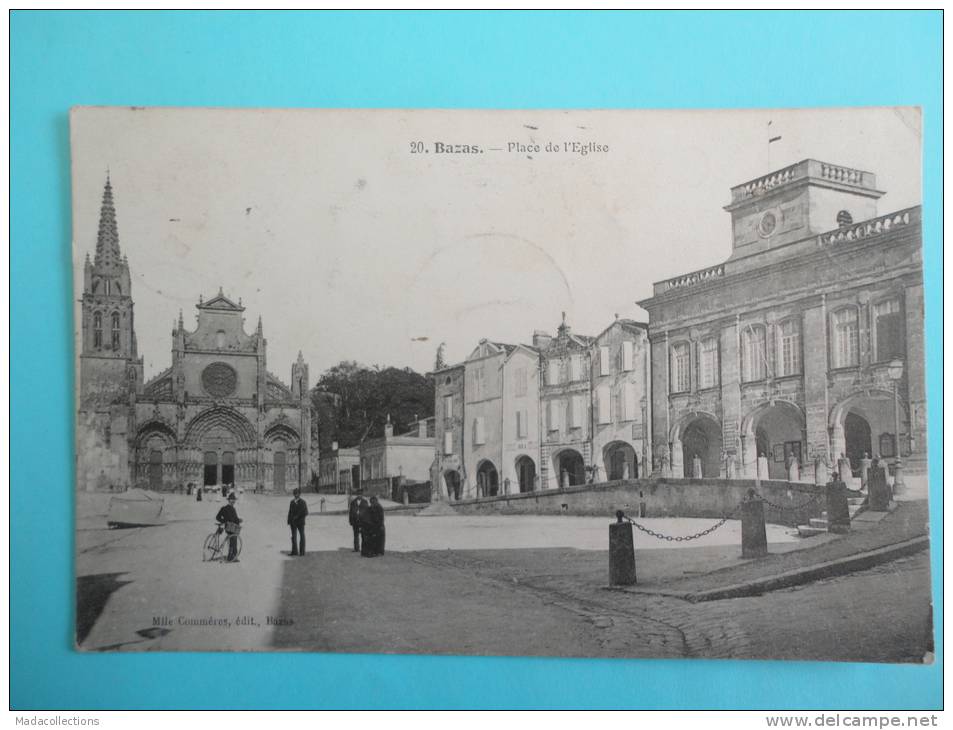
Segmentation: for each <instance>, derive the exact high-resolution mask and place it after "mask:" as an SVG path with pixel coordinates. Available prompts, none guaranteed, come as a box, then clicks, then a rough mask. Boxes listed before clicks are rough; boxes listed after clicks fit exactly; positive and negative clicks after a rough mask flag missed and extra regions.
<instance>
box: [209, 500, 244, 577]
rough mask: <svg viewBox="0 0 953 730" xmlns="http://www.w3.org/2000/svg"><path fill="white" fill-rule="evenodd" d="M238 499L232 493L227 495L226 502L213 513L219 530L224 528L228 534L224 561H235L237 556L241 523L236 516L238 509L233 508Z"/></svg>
mask: <svg viewBox="0 0 953 730" xmlns="http://www.w3.org/2000/svg"><path fill="white" fill-rule="evenodd" d="M237 501H238V497H236V496H235V495H234V494H230V495H228V504H226V505H223V506H222V507H221V508H220V509H219V510H218V514H217V515H215V521H216V522H217V523H218V525H219V527H218V529H219V531H220V532H221V530H223V529H224V530H225V533H226V534H227V535H228V538H227V539H228V556H227V557H226V558H225V561H226V562H228V563H237V562H238V556H237V555H236V553H237V552H238V526H239V525H240V524H241V523H242V521H241V519H240V518H239V516H238V511H237V510H236V509H235V502H237Z"/></svg>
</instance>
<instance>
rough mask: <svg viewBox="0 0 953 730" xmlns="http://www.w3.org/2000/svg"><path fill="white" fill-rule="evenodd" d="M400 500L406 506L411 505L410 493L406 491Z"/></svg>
mask: <svg viewBox="0 0 953 730" xmlns="http://www.w3.org/2000/svg"><path fill="white" fill-rule="evenodd" d="M400 498H401V501H402V502H403V503H404V504H410V493H409V492H408V491H407V490H406V489H405V490H404V493H403V494H402V495H401V497H400Z"/></svg>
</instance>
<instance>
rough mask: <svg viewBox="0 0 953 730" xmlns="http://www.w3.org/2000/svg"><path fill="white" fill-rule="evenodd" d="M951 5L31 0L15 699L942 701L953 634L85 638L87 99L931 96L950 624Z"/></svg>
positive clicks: (930, 180) (751, 704)
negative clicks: (945, 226)
mask: <svg viewBox="0 0 953 730" xmlns="http://www.w3.org/2000/svg"><path fill="white" fill-rule="evenodd" d="M941 21H942V18H941V14H940V13H939V12H938V11H937V12H919V13H918V12H879V13H870V12H840V13H814V12H803V11H792V12H760V13H759V12H731V13H728V12H718V13H713V14H707V13H694V12H693V13H687V12H650V13H631V12H630V13H619V12H589V13H570V14H566V13H562V14H560V13H523V12H520V13H480V12H477V13H438V12H425V13H414V14H403V13H386V12H360V13H353V12H352V13H348V12H340V13H338V12H335V13H322V14H309V13H289V12H282V13H270V12H264V13H256V12H230V13H208V12H206V13H185V12H109V11H103V12H39V11H34V12H29V11H28V12H22V11H14V12H13V13H12V17H11V69H10V73H11V83H12V91H11V94H12V98H11V103H12V111H11V134H12V146H11V165H12V173H11V216H12V223H11V234H12V238H11V287H12V288H11V318H12V319H11V337H12V343H13V348H12V353H11V378H12V392H11V398H12V404H11V405H12V432H11V468H12V480H11V494H10V502H11V551H12V553H11V555H12V557H11V582H12V587H11V631H12V633H11V637H10V649H11V659H12V671H11V678H10V682H11V705H12V706H13V707H14V708H17V709H31V708H35V709H39V708H45V709H55V708H72V709H96V708H103V709H105V708H109V709H125V708H212V707H216V706H219V705H220V704H221V703H222V701H223V696H222V694H221V693H220V692H219V691H217V687H218V686H219V682H220V680H221V679H222V678H223V677H226V676H229V677H231V681H230V685H231V691H229V693H228V700H229V703H230V705H232V706H233V707H234V708H236V709H239V708H302V709H304V708H350V707H366V706H374V707H397V708H412V707H434V708H460V707H486V708H530V707H554V708H565V707H572V708H603V707H605V708H608V707H612V708H707V709H717V708H725V709H743V708H751V709H756V708H779V709H781V708H788V709H797V708H840V709H915V708H936V707H939V706H940V704H941V688H940V681H941V667H942V663H941V661H942V653H941V651H938V662H937V663H936V664H934V665H933V666H929V667H923V666H877V665H860V664H833V663H830V664H828V663H797V662H741V661H707V660H689V661H676V660H666V661H662V660H565V659H561V660H557V659H520V658H506V659H500V658H472V657H459V658H457V657H425V656H421V657H410V656H355V655H350V656H348V655H321V654H298V655H294V654H291V655H289V654H247V655H243V654H239V655H229V654H220V655H216V654H140V655H134V654H125V655H110V654H93V655H83V654H79V653H75V652H73V651H72V650H71V649H70V646H71V636H72V632H73V607H72V600H73V598H72V585H73V584H72V557H71V556H72V530H73V512H72V494H73V486H72V480H73V476H72V457H71V453H72V422H73V405H72V392H73V375H72V373H73V369H72V368H73V366H72V362H73V360H72V355H73V352H72V343H71V336H70V332H71V317H72V313H71V304H70V300H71V274H70V266H71V262H70V239H71V231H70V182H69V180H70V178H69V174H70V172H69V170H70V168H69V129H68V110H69V108H70V107H71V106H73V105H77V104H114V105H143V106H145V105H169V106H190V105H194V106H233V107H494V108H541V107H571V108H580V107H582V108H587V107H588V108H593V107H605V108H627V107H641V108H658V107H681V108H684V107H780V106H786V107H792V106H800V107H804V106H846V105H901V104H902V105H920V106H922V107H923V117H924V131H925V136H924V175H925V186H924V197H923V206H924V218H923V233H924V240H923V242H924V267H923V268H924V274H925V277H926V306H927V329H928V332H927V338H926V346H927V358H928V371H927V372H928V384H927V387H928V393H929V395H930V404H929V434H930V438H929V445H928V449H929V453H930V455H931V458H930V469H931V473H930V476H931V481H932V490H931V500H932V501H931V531H932V534H933V535H934V536H935V539H934V543H933V575H934V596H935V608H936V621H937V624H938V633H937V635H938V636H940V635H941V634H940V633H939V629H940V628H942V627H941V626H939V624H940V618H941V615H942V614H941V611H942V602H941V594H940V590H939V586H940V576H941V560H940V555H941V541H940V539H939V538H940V536H941V514H942V501H941V498H942V494H941V486H942V485H941V457H942V447H941V444H942V441H941V436H942V431H941V429H942V424H941V410H942V401H941V388H942V380H941V378H942V372H941V370H942V352H941V345H942V330H941V326H942V319H941V318H942V312H941V283H942V282H941V194H942V188H941V184H942V183H941V153H942V150H941V145H942V108H941V68H942V65H941V63H942V61H941V54H942V51H941V35H942V28H941ZM38 509H42V511H43V514H42V519H38ZM939 646H940V645H939V643H938V648H939ZM212 678H215V679H212Z"/></svg>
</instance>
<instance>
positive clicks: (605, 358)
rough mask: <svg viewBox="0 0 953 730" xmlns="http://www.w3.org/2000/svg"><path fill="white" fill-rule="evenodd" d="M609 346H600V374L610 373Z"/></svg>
mask: <svg viewBox="0 0 953 730" xmlns="http://www.w3.org/2000/svg"><path fill="white" fill-rule="evenodd" d="M609 373H610V368H609V348H608V347H600V348H599V374H600V375H609Z"/></svg>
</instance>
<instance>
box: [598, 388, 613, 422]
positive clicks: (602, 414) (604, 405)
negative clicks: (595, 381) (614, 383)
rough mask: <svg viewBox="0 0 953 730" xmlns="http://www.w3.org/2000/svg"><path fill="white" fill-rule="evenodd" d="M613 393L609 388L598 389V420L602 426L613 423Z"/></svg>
mask: <svg viewBox="0 0 953 730" xmlns="http://www.w3.org/2000/svg"><path fill="white" fill-rule="evenodd" d="M610 400H611V393H610V391H609V386H607V385H600V386H599V387H598V388H597V389H596V410H597V411H598V419H599V423H600V424H606V423H612V413H611V410H612V409H611V406H610Z"/></svg>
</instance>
